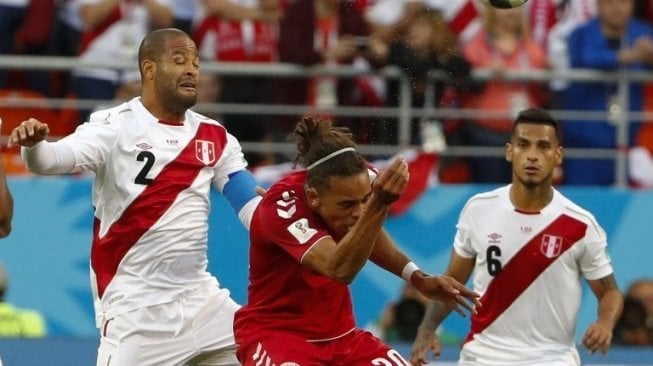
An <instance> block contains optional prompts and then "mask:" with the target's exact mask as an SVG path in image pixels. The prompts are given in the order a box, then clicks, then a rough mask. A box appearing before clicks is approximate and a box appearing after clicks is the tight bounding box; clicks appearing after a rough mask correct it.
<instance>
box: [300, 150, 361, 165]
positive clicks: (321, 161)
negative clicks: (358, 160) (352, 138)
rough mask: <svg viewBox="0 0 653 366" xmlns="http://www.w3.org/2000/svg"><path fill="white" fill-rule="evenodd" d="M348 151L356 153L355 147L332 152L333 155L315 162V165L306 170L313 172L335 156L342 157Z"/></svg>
mask: <svg viewBox="0 0 653 366" xmlns="http://www.w3.org/2000/svg"><path fill="white" fill-rule="evenodd" d="M347 151H356V149H354V148H353V147H345V148H343V149H340V150H336V151H334V152H332V153H331V154H329V155H327V156H325V157H323V158H322V159H319V160H317V161H315V162H313V164H311V165H309V166H307V167H306V170H311V169H313V168H315V167H316V166H318V165H320V164H322V163H324V162H325V161H327V160H329V159H331V158H333V157H334V156H338V155H340V154H342V153H346V152H347Z"/></svg>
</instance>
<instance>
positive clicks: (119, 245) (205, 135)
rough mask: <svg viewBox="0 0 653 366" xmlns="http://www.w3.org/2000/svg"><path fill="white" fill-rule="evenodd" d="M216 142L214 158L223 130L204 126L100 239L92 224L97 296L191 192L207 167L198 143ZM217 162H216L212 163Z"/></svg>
mask: <svg viewBox="0 0 653 366" xmlns="http://www.w3.org/2000/svg"><path fill="white" fill-rule="evenodd" d="M197 140H206V141H212V142H214V145H215V147H214V149H215V156H216V157H219V156H221V155H222V152H223V150H224V147H225V146H226V144H227V135H226V131H225V129H224V128H221V127H219V126H216V125H210V124H206V123H201V124H200V126H199V127H198V129H197V133H196V135H195V137H194V138H193V139H191V140H190V141H189V143H188V145H186V147H184V149H183V150H182V151H181V152H180V153H179V155H178V156H177V157H176V158H175V159H174V160H173V161H171V162H170V163H168V164H167V165H166V166H165V167H164V168H163V169H162V170H161V172H160V173H159V174H158V175H157V176H156V178H154V180H153V182H152V183H151V184H150V185H148V186H147V187H145V189H144V190H143V192H142V193H141V194H140V195H139V196H138V197H136V198H135V199H134V201H132V203H131V204H130V205H129V206H128V207H127V208H126V209H125V211H124V212H123V213H122V215H121V216H120V218H118V219H117V220H116V222H114V223H113V224H112V225H111V227H110V228H109V230H108V231H107V233H106V235H104V237H102V238H100V236H99V230H100V220H98V219H97V218H96V219H95V221H94V223H93V246H92V248H91V266H92V267H93V271H94V272H95V275H96V278H97V288H98V295H99V297H100V298H102V295H103V294H104V291H105V290H106V288H107V286H108V285H109V282H111V280H112V279H113V277H114V276H115V274H116V271H117V270H118V264H119V263H120V262H121V261H122V259H123V258H124V257H125V255H126V254H127V252H128V251H129V249H131V248H132V247H133V246H134V245H135V244H136V243H137V242H138V241H139V239H140V238H141V237H142V236H143V235H144V234H145V233H146V232H147V231H148V230H150V228H151V227H152V225H154V224H155V223H156V222H157V221H159V219H160V218H161V217H162V216H163V215H164V214H165V213H166V212H167V211H168V209H169V208H170V206H171V205H172V203H173V202H174V201H175V199H176V198H177V196H178V195H179V193H181V192H182V191H184V190H186V189H188V187H190V186H191V185H192V184H193V182H194V181H195V179H196V177H197V175H198V174H199V173H200V171H201V170H202V169H203V168H204V167H205V166H206V165H205V164H204V163H203V162H201V161H200V160H199V159H198V158H197V153H196V141H197ZM215 161H218V159H213V162H215Z"/></svg>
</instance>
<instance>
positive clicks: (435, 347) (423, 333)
mask: <svg viewBox="0 0 653 366" xmlns="http://www.w3.org/2000/svg"><path fill="white" fill-rule="evenodd" d="M451 310H453V309H452V308H451V307H449V306H447V305H445V304H443V303H441V302H439V301H430V302H429V303H428V305H427V307H426V312H425V313H424V318H423V319H422V323H421V324H420V326H419V327H418V328H417V335H416V336H415V341H414V342H413V347H412V349H411V352H410V362H411V364H412V365H414V366H420V365H426V364H427V363H428V362H429V361H428V353H429V351H432V352H433V358H434V359H435V358H438V357H439V356H440V352H442V345H441V344H440V340H439V339H438V337H437V335H436V334H435V330H436V329H437V328H438V325H439V324H441V323H442V322H443V321H444V319H446V318H447V316H448V315H449V314H451Z"/></svg>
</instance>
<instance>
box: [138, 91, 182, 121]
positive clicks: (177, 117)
mask: <svg viewBox="0 0 653 366" xmlns="http://www.w3.org/2000/svg"><path fill="white" fill-rule="evenodd" d="M141 103H143V106H144V107H145V109H147V111H148V112H150V113H151V114H152V115H153V116H154V117H156V118H157V119H158V120H159V121H165V122H167V123H169V124H183V121H184V113H173V112H170V111H169V110H168V108H166V107H165V106H163V105H161V104H160V103H157V101H156V99H154V98H153V97H148V96H147V95H145V94H144V95H143V96H141Z"/></svg>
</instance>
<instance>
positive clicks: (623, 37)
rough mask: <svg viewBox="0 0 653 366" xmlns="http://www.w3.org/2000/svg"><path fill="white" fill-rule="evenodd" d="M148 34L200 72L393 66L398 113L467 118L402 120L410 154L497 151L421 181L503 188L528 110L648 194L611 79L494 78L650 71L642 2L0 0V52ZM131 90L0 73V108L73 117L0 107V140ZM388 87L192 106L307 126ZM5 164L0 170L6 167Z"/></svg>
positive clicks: (119, 48)
mask: <svg viewBox="0 0 653 366" xmlns="http://www.w3.org/2000/svg"><path fill="white" fill-rule="evenodd" d="M160 27H177V28H180V29H182V30H184V31H186V32H187V33H189V34H190V35H191V36H192V37H193V39H194V40H195V41H196V43H197V45H198V47H199V48H200V52H201V55H202V58H203V59H204V60H205V61H216V62H251V63H256V64H261V63H279V62H280V63H293V64H299V65H304V66H314V65H325V66H338V65H348V66H354V67H356V68H361V69H364V70H378V69H381V68H383V67H385V66H391V65H392V66H396V67H398V68H399V69H400V70H401V71H402V72H403V73H404V75H406V77H408V78H409V80H410V87H411V92H412V94H411V95H412V98H411V103H412V107H413V108H424V109H426V110H436V109H437V108H453V109H466V110H475V109H476V110H479V111H478V112H476V113H469V114H465V116H466V117H465V118H439V119H436V118H433V117H429V116H428V115H427V116H426V117H424V116H422V117H419V118H414V120H413V121H412V123H411V127H410V132H409V135H410V143H411V146H416V147H418V148H419V147H420V146H424V145H428V144H429V143H430V141H429V140H428V137H425V135H429V132H433V131H434V128H435V131H437V132H438V133H440V131H441V133H442V134H443V135H444V138H445V140H446V144H447V146H452V147H466V146H473V147H479V146H481V147H490V148H495V149H496V150H495V151H496V154H487V153H485V152H483V153H480V154H476V156H465V157H464V158H463V157H458V156H448V155H447V154H444V155H445V156H443V157H442V159H439V161H438V164H437V165H438V166H437V169H436V173H435V174H436V179H437V180H438V181H440V182H444V183H458V182H474V183H479V182H480V183H484V182H505V181H508V180H509V178H510V174H511V172H510V167H509V165H508V164H507V163H506V162H505V159H504V158H503V157H502V153H501V151H502V149H503V146H504V145H505V143H506V141H507V139H508V134H509V133H510V128H511V125H512V120H513V118H514V116H516V113H517V112H518V111H519V110H522V109H524V108H528V107H532V106H540V107H545V108H550V109H552V110H559V111H563V110H565V111H576V112H579V113H576V114H570V115H569V116H570V117H565V118H564V120H563V125H564V131H565V139H564V146H565V147H566V148H583V149H592V148H594V149H628V150H629V151H630V154H629V165H628V169H629V179H630V181H629V184H630V185H631V186H635V187H653V124H651V123H642V122H647V121H645V120H644V121H643V120H642V118H637V117H633V113H630V114H628V113H626V111H624V110H622V109H623V108H621V107H623V106H626V105H625V101H624V100H622V99H623V97H622V95H621V94H619V93H618V87H617V86H618V83H616V82H614V81H603V80H602V81H595V82H580V81H576V80H569V79H568V78H563V77H560V78H555V79H553V80H550V81H547V82H541V81H511V80H509V78H505V77H504V76H505V75H506V74H507V73H510V72H512V71H520V72H526V73H527V72H528V71H530V70H562V71H564V70H569V69H570V68H580V69H590V70H592V69H593V70H599V71H605V72H613V71H619V70H650V68H651V67H652V66H653V2H651V1H648V0H573V1H571V0H530V1H529V2H528V3H527V4H526V5H525V6H523V7H519V8H515V9H507V10H504V9H496V8H492V7H489V6H487V5H486V3H485V2H484V1H483V0H448V1H445V0H174V1H172V0H0V54H18V55H49V56H74V57H79V59H80V60H82V61H88V62H89V63H93V62H96V63H97V62H99V63H101V62H103V61H111V62H124V63H126V64H130V63H133V64H134V65H135V64H136V63H135V60H136V57H137V51H138V45H139V43H140V40H141V39H142V37H143V36H144V35H145V34H146V32H148V31H149V30H150V29H154V28H160ZM475 69H484V70H489V72H490V75H491V77H490V78H489V79H488V80H479V79H477V78H472V77H471V74H472V71H474V70H475ZM433 71H440V72H442V73H443V74H444V76H445V79H442V80H437V81H435V82H433V83H430V82H427V80H428V78H427V75H428V74H429V73H430V72H433ZM138 80H139V78H138V75H134V71H132V70H117V69H111V68H101V67H79V68H74V69H72V70H17V69H0V98H3V99H5V100H8V99H10V98H12V97H20V98H33V99H34V100H35V101H43V102H44V103H45V100H47V98H61V99H63V100H66V101H69V102H70V105H71V106H73V108H67V107H66V108H60V109H59V108H39V109H29V110H25V108H9V107H2V106H0V116H1V117H2V118H3V119H4V120H5V126H6V127H5V129H6V130H5V131H8V129H10V128H11V127H13V126H12V124H17V123H19V122H20V121H22V120H23V119H25V117H28V116H34V117H37V118H39V119H42V120H44V121H47V122H48V123H49V124H50V126H51V130H52V134H53V135H59V136H62V135H66V134H67V133H69V132H71V131H72V130H73V129H74V128H75V127H76V126H77V125H78V124H79V123H83V122H84V121H85V120H87V118H88V115H89V114H90V113H91V112H92V109H87V108H81V107H80V108H74V106H75V102H76V101H79V100H81V99H90V100H99V101H106V103H107V104H109V103H116V102H119V101H124V100H127V99H130V98H132V97H134V96H137V95H138V94H139V91H140V90H139V81H138ZM401 91H402V86H401V84H400V83H399V82H398V81H397V80H395V79H385V78H383V77H381V76H379V75H376V74H371V75H366V76H361V77H336V76H334V75H316V76H311V77H307V78H298V77H280V76H252V75H248V74H247V73H243V74H239V75H233V74H229V75H217V74H212V73H209V72H204V73H203V75H202V79H201V82H200V91H199V97H198V103H200V105H201V104H202V103H251V104H275V105H293V106H297V105H301V106H311V107H316V109H315V113H316V114H318V112H319V111H323V110H324V109H321V108H318V107H336V106H366V107H384V106H387V107H397V106H399V105H400V93H401ZM627 92H628V93H627V94H628V95H627V98H628V99H627V101H628V103H629V105H628V106H627V107H628V111H630V112H647V111H653V82H652V83H650V85H649V83H642V82H632V83H630V87H629V88H628V91H627ZM327 110H328V109H327ZM203 112H205V111H203ZM215 112H217V113H206V114H210V116H211V117H214V118H218V119H219V120H220V121H221V122H223V123H224V124H225V125H226V126H227V128H228V129H229V130H230V131H231V133H232V134H234V135H235V136H236V137H237V138H239V139H240V140H241V141H243V142H280V141H285V137H286V135H287V134H288V132H290V131H289V130H290V128H291V127H292V126H293V125H294V123H295V121H296V120H297V116H296V115H271V114H268V113H264V112H265V110H264V109H263V110H260V109H256V110H254V111H253V113H251V114H242V113H231V112H229V113H221V112H220V111H215ZM585 112H605V114H591V113H589V114H586V113H585ZM607 112H609V113H607ZM319 113H322V114H323V112H319ZM594 115H596V116H597V117H596V118H593V117H591V118H592V119H589V118H588V117H587V116H594ZM574 116H578V117H577V118H571V117H574ZM598 116H605V117H603V118H602V117H598ZM635 116H636V114H635ZM324 117H331V118H333V119H335V120H336V122H337V123H338V124H340V125H344V126H348V127H350V128H351V129H352V130H353V132H354V134H355V136H357V138H358V139H359V141H357V142H359V143H365V144H397V143H398V142H399V136H398V118H381V117H360V116H358V117H354V116H340V115H338V116H324ZM624 119H627V122H629V124H628V126H629V128H628V133H627V134H626V135H628V136H623V135H624V134H622V136H621V140H619V139H618V137H619V132H618V129H617V123H618V122H619V121H623V120H624ZM628 119H629V120H628ZM431 135H432V133H431ZM622 151H623V150H622ZM246 155H247V156H246V157H247V159H248V161H249V162H250V165H251V166H252V167H253V168H257V167H261V166H269V165H273V164H279V163H283V162H284V161H287V157H285V156H283V155H280V154H278V153H276V152H273V151H269V152H265V151H258V152H256V153H253V152H248V153H247V154H246ZM9 156H10V157H11V155H9ZM590 156H592V157H593V155H590ZM381 157H382V156H378V158H381ZM7 163H8V166H9V167H10V170H11V166H12V165H14V164H12V163H13V162H11V161H10V162H7ZM16 164H18V163H16ZM17 169H18V170H19V168H17ZM615 169H616V167H615V161H614V159H612V158H608V159H605V158H596V159H593V158H592V159H590V158H588V157H583V158H573V159H571V158H570V159H566V161H565V163H564V165H563V167H562V169H560V170H559V171H558V172H557V176H556V181H557V182H558V183H560V184H570V185H612V184H614V183H615Z"/></svg>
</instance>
